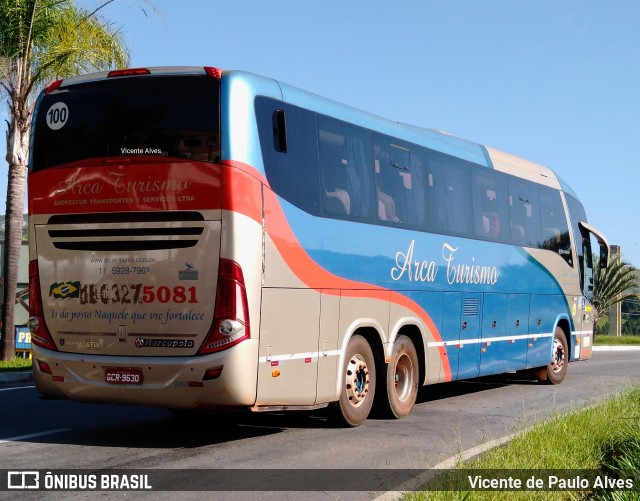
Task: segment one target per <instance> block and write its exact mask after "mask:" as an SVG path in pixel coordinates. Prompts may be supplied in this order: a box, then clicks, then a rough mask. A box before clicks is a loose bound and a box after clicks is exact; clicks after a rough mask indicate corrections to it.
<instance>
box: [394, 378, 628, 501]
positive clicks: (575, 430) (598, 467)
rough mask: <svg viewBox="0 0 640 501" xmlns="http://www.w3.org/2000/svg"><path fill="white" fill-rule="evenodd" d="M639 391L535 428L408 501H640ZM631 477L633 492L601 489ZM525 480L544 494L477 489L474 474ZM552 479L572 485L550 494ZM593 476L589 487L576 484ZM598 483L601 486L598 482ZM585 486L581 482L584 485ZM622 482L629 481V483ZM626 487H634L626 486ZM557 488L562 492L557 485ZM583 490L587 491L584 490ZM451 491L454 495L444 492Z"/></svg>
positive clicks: (433, 484)
mask: <svg viewBox="0 0 640 501" xmlns="http://www.w3.org/2000/svg"><path fill="white" fill-rule="evenodd" d="M639 423H640V389H634V390H630V391H628V392H625V393H624V394H621V395H619V396H617V397H615V398H613V399H611V400H609V401H606V402H603V403H601V404H598V405H596V406H594V407H590V408H588V409H584V410H581V411H574V412H571V413H569V414H566V415H558V416H556V417H554V418H552V419H550V420H549V421H546V422H544V423H541V424H539V425H536V426H534V427H533V428H531V429H530V430H529V431H527V432H525V433H523V434H522V435H520V436H518V437H517V438H515V439H514V440H513V441H512V442H510V443H509V444H507V445H505V446H503V447H499V448H497V449H493V450H492V451H491V452H489V453H487V454H486V455H485V456H482V457H480V458H478V459H476V460H473V461H469V462H467V463H464V464H461V465H459V466H458V468H457V469H455V470H452V471H450V472H449V473H448V474H447V475H445V476H443V477H440V478H439V479H436V480H435V481H432V482H431V483H429V484H428V485H427V488H428V489H429V490H427V491H423V492H416V493H410V494H407V495H405V497H404V498H403V499H404V500H405V501H417V500H427V499H428V500H432V499H433V500H460V499H466V500H474V501H475V500H492V501H493V500H502V499H505V498H506V497H508V498H509V499H519V500H520V499H521V500H545V501H546V500H567V499H572V500H586V499H590V500H591V499H607V500H608V499H611V500H614V499H615V500H632V499H633V500H639V499H640V478H638V477H640V475H639V472H640V426H638V425H639ZM624 472H631V473H633V474H635V476H636V477H635V478H634V479H632V480H631V482H632V483H633V486H634V489H633V490H632V491H628V490H620V489H615V488H604V489H600V488H598V486H599V484H600V483H602V482H603V480H604V478H605V476H607V478H610V479H611V478H623V477H622V476H621V473H623V474H624ZM512 474H513V475H514V477H517V476H520V477H521V478H522V479H523V484H522V485H523V486H526V480H527V479H529V478H531V477H532V476H535V478H536V479H540V481H541V482H542V484H540V489H539V490H531V491H510V490H509V489H506V490H507V491H508V492H505V490H494V491H488V490H473V489H472V488H471V481H470V479H469V476H471V477H472V478H473V477H474V476H475V475H483V476H485V478H488V477H491V476H492V475H495V476H494V477H492V478H497V479H503V478H508V477H509V476H511V475H512ZM552 476H556V477H558V478H560V479H564V480H565V481H567V483H566V484H565V486H567V487H568V488H567V489H565V490H549V489H550V486H551V484H552V483H553V479H552ZM576 476H581V477H582V478H585V479H586V478H587V477H588V482H589V483H588V487H587V488H584V487H585V484H584V482H583V483H580V482H578V481H576V483H575V484H574V487H576V488H571V487H572V485H571V482H572V480H575V479H576ZM596 478H599V479H600V481H599V482H596V480H595V479H596ZM581 482H582V481H581ZM623 482H627V481H624V480H623ZM623 485H626V486H627V487H628V486H629V484H623ZM555 486H556V487H561V486H562V484H560V483H558V484H556V485H555ZM581 488H582V489H581ZM445 489H451V490H445Z"/></svg>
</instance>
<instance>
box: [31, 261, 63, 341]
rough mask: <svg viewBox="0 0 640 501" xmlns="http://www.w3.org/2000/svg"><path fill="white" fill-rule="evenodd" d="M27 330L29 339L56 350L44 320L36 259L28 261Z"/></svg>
mask: <svg viewBox="0 0 640 501" xmlns="http://www.w3.org/2000/svg"><path fill="white" fill-rule="evenodd" d="M28 326H29V330H30V331H31V341H32V342H33V343H35V344H37V345H38V346H41V347H42V348H46V349H48V350H55V351H58V349H57V348H56V344H55V343H54V342H53V338H52V337H51V333H50V332H49V329H47V326H46V324H45V322H44V310H43V308H42V295H41V294H40V273H39V272H38V261H36V260H33V261H29V322H28Z"/></svg>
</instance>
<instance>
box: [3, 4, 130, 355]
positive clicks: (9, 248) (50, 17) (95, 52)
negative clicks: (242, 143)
mask: <svg viewBox="0 0 640 501" xmlns="http://www.w3.org/2000/svg"><path fill="white" fill-rule="evenodd" d="M111 2H113V0H106V1H104V2H103V3H102V5H100V7H98V8H97V9H96V10H94V11H92V12H90V11H86V10H83V9H80V8H77V7H76V6H75V5H74V4H73V0H0V94H3V95H4V94H6V97H7V105H8V108H9V115H10V119H9V121H8V122H7V124H8V129H7V162H8V163H9V176H8V182H7V209H6V218H5V256H4V270H5V276H4V283H5V286H4V315H3V329H2V331H3V333H4V335H3V336H2V358H3V359H4V360H8V359H11V358H13V357H14V356H15V345H14V336H13V332H14V320H13V317H14V307H15V298H16V289H17V282H18V260H19V256H20V241H21V234H22V212H23V207H24V185H25V174H26V165H27V159H28V149H29V131H30V129H31V113H32V111H33V105H34V102H35V99H36V98H37V95H38V93H39V92H40V90H41V89H42V88H43V86H44V85H45V84H46V83H48V82H50V81H53V80H55V79H56V78H65V77H69V76H72V75H76V74H79V73H84V72H88V71H100V70H107V69H111V68H113V67H123V66H127V65H128V61H129V57H128V53H127V50H126V49H125V47H124V44H123V41H122V37H121V34H120V32H119V30H117V29H115V28H114V27H113V26H112V25H110V24H108V23H106V22H105V21H103V20H102V19H100V18H99V17H98V15H97V13H98V11H99V10H100V9H102V8H103V7H104V6H106V5H108V4H109V3H111Z"/></svg>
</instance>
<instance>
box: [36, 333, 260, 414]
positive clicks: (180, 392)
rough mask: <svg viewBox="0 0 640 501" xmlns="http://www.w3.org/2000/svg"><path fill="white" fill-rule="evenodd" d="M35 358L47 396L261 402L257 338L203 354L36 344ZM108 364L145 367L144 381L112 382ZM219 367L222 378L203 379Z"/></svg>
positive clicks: (173, 403)
mask: <svg viewBox="0 0 640 501" xmlns="http://www.w3.org/2000/svg"><path fill="white" fill-rule="evenodd" d="M33 357H34V359H35V361H34V369H33V374H34V380H35V383H36V388H37V390H38V392H39V393H40V394H42V395H43V396H44V397H47V398H68V399H71V400H77V401H84V402H99V403H113V404H133V405H145V406H155V407H169V408H182V409H194V408H215V407H250V406H252V405H253V404H255V401H256V382H257V366H258V340H257V339H255V340H254V339H248V340H246V341H244V342H242V343H240V344H239V345H237V346H234V347H232V348H230V349H228V350H225V351H223V352H220V353H214V354H211V355H206V356H199V357H118V356H104V355H92V354H87V355H78V354H72V353H62V352H56V351H50V350H46V349H43V348H40V347H35V346H34V350H33ZM38 361H40V362H44V363H46V364H47V365H48V366H49V367H50V368H51V372H52V374H47V373H45V372H43V371H42V370H41V369H40V367H39V364H38ZM106 367H121V368H123V367H126V368H129V367H131V368H137V369H141V370H142V375H143V381H142V384H111V383H107V382H106V381H105V368H106ZM219 367H222V372H221V373H220V376H219V377H217V378H216V379H212V380H204V377H205V372H206V371H207V370H209V369H214V368H219Z"/></svg>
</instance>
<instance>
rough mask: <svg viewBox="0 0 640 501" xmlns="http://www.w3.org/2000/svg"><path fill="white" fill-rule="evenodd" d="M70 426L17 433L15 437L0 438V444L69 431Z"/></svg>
mask: <svg viewBox="0 0 640 501" xmlns="http://www.w3.org/2000/svg"><path fill="white" fill-rule="evenodd" d="M70 430H71V428H58V429H56V430H48V431H41V432H39V433H29V434H28V435H19V436H17V437H8V438H3V439H2V440H0V444H5V443H8V442H19V441H20V440H27V439H29V438H35V437H42V436H44V435H53V434H54V433H63V432H65V431H70Z"/></svg>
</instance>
